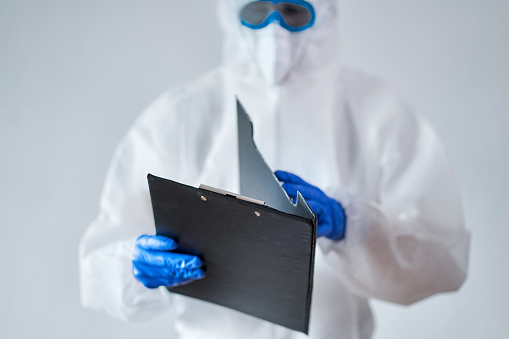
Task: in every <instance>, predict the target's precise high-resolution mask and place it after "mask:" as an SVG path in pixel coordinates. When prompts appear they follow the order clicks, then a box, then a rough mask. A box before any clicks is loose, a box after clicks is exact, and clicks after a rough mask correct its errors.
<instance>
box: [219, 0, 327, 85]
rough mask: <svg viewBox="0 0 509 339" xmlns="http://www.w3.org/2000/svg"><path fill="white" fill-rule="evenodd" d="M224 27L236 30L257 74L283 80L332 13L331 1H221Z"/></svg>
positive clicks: (271, 82)
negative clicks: (224, 12)
mask: <svg viewBox="0 0 509 339" xmlns="http://www.w3.org/2000/svg"><path fill="white" fill-rule="evenodd" d="M223 8H224V9H225V10H226V14H227V16H224V17H223V20H225V19H227V21H228V22H225V24H226V27H228V29H229V30H231V31H234V32H236V33H238V35H237V36H238V37H239V38H240V42H241V45H243V46H244V47H245V48H246V50H247V52H248V54H249V55H250V57H251V59H252V61H253V63H254V65H255V67H256V69H257V70H258V73H259V74H260V76H261V77H262V78H263V79H264V80H265V81H266V82H267V83H269V84H281V83H283V82H285V81H286V80H287V79H288V78H289V77H290V76H291V74H292V72H293V71H294V70H295V69H297V68H298V65H299V63H300V61H301V59H302V58H303V57H304V55H305V49H306V47H307V45H308V44H307V42H308V41H309V39H311V38H312V36H313V34H315V32H317V31H318V30H319V29H320V26H321V25H322V23H323V22H324V21H325V20H327V18H329V17H330V16H332V15H334V14H335V8H336V7H335V0H309V1H304V0H285V1H281V0H258V1H252V0H251V1H250V0H223Z"/></svg>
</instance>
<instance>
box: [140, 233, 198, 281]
mask: <svg viewBox="0 0 509 339" xmlns="http://www.w3.org/2000/svg"><path fill="white" fill-rule="evenodd" d="M175 249H177V242H176V241H175V240H173V239H171V238H167V237H163V236H161V235H142V236H140V237H138V239H136V242H135V245H134V252H133V258H132V259H133V274H134V276H135V278H136V279H138V280H139V281H140V282H141V283H142V284H143V285H145V287H148V288H156V287H159V286H169V287H171V286H178V285H184V284H187V283H190V282H191V281H193V280H196V279H201V278H203V277H204V276H205V272H204V271H203V270H202V269H201V267H202V265H203V264H202V262H201V260H200V258H198V257H197V256H194V255H189V254H181V253H175V252H171V251H173V250H175Z"/></svg>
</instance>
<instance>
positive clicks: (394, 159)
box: [318, 105, 470, 305]
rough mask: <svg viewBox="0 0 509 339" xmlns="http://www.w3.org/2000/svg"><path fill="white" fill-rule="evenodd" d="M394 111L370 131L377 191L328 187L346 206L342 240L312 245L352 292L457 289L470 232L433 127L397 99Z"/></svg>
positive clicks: (395, 296) (417, 296)
mask: <svg viewBox="0 0 509 339" xmlns="http://www.w3.org/2000/svg"><path fill="white" fill-rule="evenodd" d="M396 110H399V111H402V112H397V113H398V116H397V118H396V119H388V123H386V124H385V125H384V126H383V128H381V129H379V130H378V131H377V132H376V133H371V134H376V135H378V137H377V138H376V140H377V143H378V144H381V145H383V146H382V147H380V149H381V151H380V153H379V157H378V158H377V159H376V161H374V162H372V163H371V165H370V166H373V164H376V166H377V168H376V169H372V170H371V171H369V172H370V173H374V175H375V176H376V177H377V181H376V183H377V185H376V187H375V190H374V191H376V192H377V193H376V197H375V198H367V197H365V196H361V195H358V194H355V192H346V191H342V190H340V189H338V190H337V192H333V193H331V195H332V196H334V197H335V198H336V199H337V200H339V201H340V202H341V203H342V204H343V205H344V207H345V211H346V214H347V226H346V238H345V240H344V241H342V242H333V241H331V240H328V239H323V238H321V239H319V241H318V243H319V245H320V247H321V248H322V250H323V251H324V254H325V257H326V261H327V262H328V263H329V264H330V265H331V266H332V267H333V269H334V271H335V272H337V274H338V275H339V278H340V279H341V280H342V281H343V282H344V283H345V284H346V285H347V286H348V287H349V289H350V290H352V292H354V293H356V294H358V295H361V296H364V297H373V298H377V299H381V300H385V301H389V302H394V303H398V304H404V305H408V304H411V303H414V302H416V301H419V300H421V299H423V298H426V297H428V296H431V295H433V294H436V293H441V292H449V291H454V290H457V289H459V287H460V286H461V285H462V283H463V281H464V280H465V277H466V272H467V265H468V249H469V242H470V236H469V233H468V232H467V231H466V229H465V227H464V224H463V217H462V210H461V205H460V201H459V196H458V193H457V189H456V186H455V183H454V179H453V176H452V173H451V170H450V168H449V165H448V161H447V159H446V156H445V154H444V152H443V150H442V147H441V146H440V143H439V141H438V139H437V137H436V135H435V133H434V131H433V130H432V128H431V127H430V126H429V125H428V124H427V123H426V122H425V121H423V120H422V119H420V118H419V117H416V116H414V115H413V114H411V113H408V112H403V111H404V110H405V107H403V105H401V107H399V106H398V108H397V109H396ZM399 113H401V114H399ZM374 147H376V146H374V145H373V146H372V148H374Z"/></svg>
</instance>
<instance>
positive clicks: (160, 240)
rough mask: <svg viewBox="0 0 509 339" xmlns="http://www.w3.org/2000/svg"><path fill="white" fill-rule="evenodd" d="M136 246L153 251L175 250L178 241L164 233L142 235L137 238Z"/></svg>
mask: <svg viewBox="0 0 509 339" xmlns="http://www.w3.org/2000/svg"><path fill="white" fill-rule="evenodd" d="M135 246H136V247H140V248H143V249H146V250H151V251H173V250H175V249H177V242H176V241H175V240H173V239H172V238H168V237H165V236H162V235H146V234H144V235H141V236H139V237H138V239H136V242H135Z"/></svg>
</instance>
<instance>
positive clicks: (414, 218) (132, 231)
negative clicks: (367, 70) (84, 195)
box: [80, 0, 469, 339]
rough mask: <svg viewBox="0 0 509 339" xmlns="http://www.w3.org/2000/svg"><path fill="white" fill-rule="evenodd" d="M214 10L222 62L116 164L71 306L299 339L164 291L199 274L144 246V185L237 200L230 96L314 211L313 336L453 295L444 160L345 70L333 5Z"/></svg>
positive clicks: (158, 241)
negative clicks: (374, 309) (203, 189)
mask: <svg viewBox="0 0 509 339" xmlns="http://www.w3.org/2000/svg"><path fill="white" fill-rule="evenodd" d="M218 11H219V18H220V22H221V25H222V28H223V30H224V34H225V40H224V62H223V64H222V65H221V66H220V67H219V68H217V69H215V70H213V71H211V72H210V73H208V74H206V75H205V76H203V77H202V78H200V79H199V80H198V81H194V82H191V83H189V84H186V85H184V86H181V87H179V88H177V89H174V90H171V91H168V92H166V93H165V94H163V95H162V96H161V97H160V98H158V99H157V100H156V101H155V102H154V103H153V104H152V105H151V106H150V107H149V108H148V109H147V110H146V111H145V112H144V113H143V114H142V115H141V116H140V117H139V118H138V119H137V121H136V122H135V124H134V126H133V127H132V128H131V129H130V130H129V132H128V133H127V135H126V136H125V138H124V139H123V140H122V142H121V143H120V145H119V146H118V149H117V150H116V152H115V155H114V157H113V162H112V165H111V168H110V170H109V173H108V175H107V179H106V183H105V186H104V191H103V194H102V198H101V202H100V213H99V216H98V217H97V218H96V219H95V221H93V222H92V224H91V225H90V226H89V227H88V229H87V230H86V232H85V234H84V235H83V238H82V241H81V246H80V277H81V301H82V304H83V305H84V306H86V307H89V308H92V309H96V310H100V311H103V312H106V313H108V314H110V315H112V316H114V317H117V318H120V319H124V320H137V319H147V318H152V317H154V316H155V315H157V314H160V313H161V312H162V311H164V310H166V309H168V308H169V307H176V308H177V318H176V319H175V328H176V330H177V332H178V334H179V336H180V338H223V339H224V338H239V337H243V338H304V337H305V335H304V334H302V333H297V332H294V331H291V330H288V329H286V328H283V327H280V326H277V325H274V324H271V323H269V322H266V321H262V320H259V319H257V318H254V317H251V316H248V315H245V314H242V313H240V312H236V311H233V310H230V309H227V308H224V307H221V306H217V305H214V304H210V303H206V302H203V301H200V300H196V299H193V298H187V297H184V296H180V295H177V294H171V293H169V292H168V290H167V289H166V288H165V287H164V286H165V285H174V284H185V283H193V280H194V279H199V278H202V277H203V276H204V275H205V276H206V273H205V271H204V270H203V269H202V266H201V265H202V262H201V261H199V260H198V259H197V258H196V257H183V256H182V255H181V254H179V253H175V251H173V250H174V248H175V246H176V244H175V241H174V240H172V239H168V238H164V237H158V236H154V233H155V227H154V221H153V216H152V211H151V204H150V197H149V192H148V187H147V182H146V175H147V173H152V174H154V175H158V176H160V177H164V178H169V179H172V180H174V181H178V182H181V183H184V184H188V185H191V186H195V187H196V186H198V185H199V184H201V183H204V184H207V185H210V186H213V187H217V188H221V189H224V190H228V191H233V192H238V190H239V187H238V186H239V183H238V181H239V173H238V155H237V143H236V140H237V136H236V133H237V130H236V100H235V97H236V96H237V97H238V98H239V100H240V101H241V102H242V104H243V105H244V107H245V108H246V110H247V112H249V114H250V116H251V118H252V120H253V124H254V127H255V128H254V139H255V142H256V144H257V146H258V148H259V150H260V152H261V153H262V154H263V156H264V158H265V160H266V161H267V163H268V165H269V166H270V167H271V168H273V169H279V170H282V171H280V172H276V174H277V176H278V178H279V179H280V180H281V181H282V183H283V187H284V188H285V189H286V190H287V191H288V193H289V195H290V196H291V195H292V194H295V192H296V191H297V190H299V191H302V192H304V193H305V194H304V195H305V196H306V195H307V196H308V199H310V200H314V203H313V204H314V206H311V207H312V208H314V209H315V212H316V213H317V214H318V218H319V219H318V224H319V226H318V227H319V231H318V232H319V234H318V235H319V236H320V238H319V239H318V245H317V248H316V262H315V273H314V289H313V298H312V306H311V320H310V332H309V337H310V338H332V337H338V338H343V339H348V338H370V337H371V334H372V332H373V327H374V326H373V318H372V314H371V311H370V307H369V304H368V300H369V299H370V298H376V299H380V300H385V301H388V302H393V303H398V304H403V305H408V304H412V303H414V302H416V301H419V300H422V299H424V298H426V297H428V296H431V295H433V294H436V293H442V292H448V291H454V290H457V289H458V288H459V287H460V286H461V285H462V283H463V281H464V279H465V277H466V270H467V260H468V248H469V233H468V232H467V231H466V230H465V227H464V225H463V220H462V211H461V206H460V202H459V197H458V194H457V190H456V187H455V184H454V180H453V177H452V174H451V170H450V168H449V165H448V162H447V159H446V156H445V154H444V152H443V150H442V148H441V146H440V144H439V141H438V140H437V136H436V134H435V133H434V131H433V130H432V128H431V127H430V125H429V124H428V123H427V122H426V121H424V119H423V118H422V117H420V116H418V115H416V114H414V113H413V112H411V111H410V110H409V108H408V106H407V105H406V104H405V103H404V102H403V101H402V100H401V99H400V98H399V96H398V95H397V94H396V93H395V91H394V90H393V89H391V88H390V87H389V86H388V85H386V84H385V83H383V82H382V81H380V80H378V79H376V78H374V77H372V76H369V75H366V74H364V73H362V72H359V71H356V70H353V69H351V68H348V67H346V66H344V65H343V64H342V63H341V58H340V55H339V42H338V29H337V23H338V15H337V6H336V2H335V1H334V0H308V1H303V0H286V1H276V0H272V1H267V0H265V1H247V0H220V1H219V5H218ZM324 225H326V226H325V227H324ZM239 255H241V254H239ZM204 260H205V261H206V258H204ZM133 271H134V273H133ZM135 275H136V276H137V278H138V279H137V278H136V277H135ZM158 286H159V287H158Z"/></svg>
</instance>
